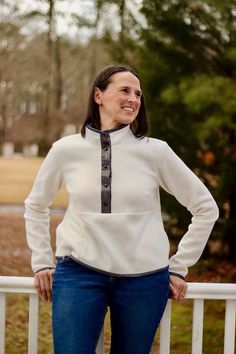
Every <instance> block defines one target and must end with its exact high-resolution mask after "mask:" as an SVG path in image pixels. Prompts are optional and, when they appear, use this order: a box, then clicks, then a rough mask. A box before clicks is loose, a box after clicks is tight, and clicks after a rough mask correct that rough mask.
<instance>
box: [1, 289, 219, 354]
mask: <svg viewBox="0 0 236 354" xmlns="http://www.w3.org/2000/svg"><path fill="white" fill-rule="evenodd" d="M39 313H40V322H39V354H53V349H52V335H51V305H50V304H49V303H45V302H40V309H39ZM223 326H224V302H223V301H206V303H205V321H204V343H203V348H204V349H203V353H204V354H222V353H223V337H224V333H223V328H224V327H223ZM191 329H192V302H191V301H190V300H185V301H183V302H182V303H172V326H171V354H190V353H191ZM27 331H28V296H27V295H23V294H20V295H15V294H10V295H8V296H7V326H6V353H8V354H13V353H17V354H26V353H27ZM104 342H105V353H106V354H108V353H109V346H110V322H109V313H108V315H107V317H106V320H105V341H104ZM158 343H159V333H157V335H156V338H155V341H154V343H153V347H152V351H151V354H157V353H158Z"/></svg>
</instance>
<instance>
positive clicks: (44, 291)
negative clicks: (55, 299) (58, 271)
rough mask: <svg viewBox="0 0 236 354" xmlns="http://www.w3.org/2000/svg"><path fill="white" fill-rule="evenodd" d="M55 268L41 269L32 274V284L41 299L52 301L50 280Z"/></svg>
mask: <svg viewBox="0 0 236 354" xmlns="http://www.w3.org/2000/svg"><path fill="white" fill-rule="evenodd" d="M54 273H55V269H54V268H53V269H43V270H40V271H38V272H37V273H35V274H34V285H35V287H36V289H37V291H38V294H39V296H40V298H41V299H43V300H45V301H50V302H51V301H52V280H53V275H54Z"/></svg>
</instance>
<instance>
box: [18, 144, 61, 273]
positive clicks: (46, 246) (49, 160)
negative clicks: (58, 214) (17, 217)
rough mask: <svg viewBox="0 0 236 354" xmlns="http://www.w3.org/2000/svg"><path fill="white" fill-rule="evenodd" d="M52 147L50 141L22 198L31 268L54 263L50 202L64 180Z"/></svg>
mask: <svg viewBox="0 0 236 354" xmlns="http://www.w3.org/2000/svg"><path fill="white" fill-rule="evenodd" d="M55 150H56V149H55V146H54V145H53V147H52V148H51V150H50V151H49V153H48V155H47V157H46V158H45V160H44V162H43V163H42V165H41V167H40V169H39V172H38V174H37V177H36V179H35V182H34V184H33V188H32V190H31V192H30V194H29V196H28V198H27V199H26V200H25V214H24V217H25V227H26V238H27V242H28V245H29V247H30V249H31V251H32V258H31V265H32V269H33V271H34V272H37V271H39V270H42V269H46V268H54V267H55V265H54V262H53V254H52V248H51V242H50V233H49V227H50V217H49V214H50V212H49V206H50V205H51V202H52V199H53V197H54V196H55V194H56V193H57V191H58V190H59V189H60V187H61V186H62V183H63V177H62V172H61V168H60V166H59V163H58V161H57V157H56V151H55Z"/></svg>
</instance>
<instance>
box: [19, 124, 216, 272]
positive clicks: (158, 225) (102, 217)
mask: <svg viewBox="0 0 236 354" xmlns="http://www.w3.org/2000/svg"><path fill="white" fill-rule="evenodd" d="M63 184H64V185H65V186H66V189H67V191H68V194H69V205H68V208H67V210H66V213H65V215H64V218H63V221H62V222H61V223H60V224H59V226H58V227H57V240H56V256H71V257H73V258H74V259H75V260H77V261H78V262H81V263H83V264H85V265H87V266H89V267H92V268H94V269H97V270H98V271H102V272H107V273H108V274H112V275H117V276H119V275H120V276H121V275H122V276H139V275H143V274H148V273H151V272H154V271H158V270H161V269H163V268H166V267H168V266H169V270H170V272H173V273H177V274H178V275H180V276H182V277H184V276H185V275H186V274H187V271H188V267H189V266H191V265H193V264H194V263H195V262H196V261H197V260H198V259H199V257H200V255H201V254H202V251H203V249H204V247H205V244H206V242H207V240H208V237H209V235H210V233H211V230H212V228H213V225H214V223H215V221H216V219H217V218H218V208H217V206H216V203H215V201H214V199H213V198H212V196H211V194H210V192H209V191H208V190H207V188H206V187H205V186H204V184H203V183H202V182H201V181H200V180H199V179H198V177H197V176H196V175H195V174H194V173H193V172H192V171H191V170H190V169H189V168H188V167H187V166H186V165H185V164H184V163H183V161H182V160H181V159H180V158H179V157H178V156H177V155H176V154H175V153H174V152H173V150H172V149H171V148H170V147H169V146H168V144H167V143H166V142H164V141H161V140H158V139H154V138H148V137H145V138H143V139H138V138H136V137H135V136H134V135H133V133H132V131H131V129H130V125H123V126H121V127H119V128H116V129H112V130H107V131H99V130H96V129H94V128H92V127H90V126H87V127H86V137H85V138H83V137H82V136H81V134H75V135H71V136H68V137H65V138H62V139H60V140H58V141H57V142H55V143H54V144H53V146H52V148H51V150H50V151H49V153H48V155H47V157H46V159H45V160H44V162H43V164H42V166H41V168H40V170H39V172H38V175H37V177H36V180H35V182H34V185H33V188H32V191H31V193H30V194H29V196H28V198H27V199H26V201H25V207H26V209H25V221H26V234H27V241H28V244H29V247H30V248H31V250H32V268H33V271H34V272H36V271H38V270H40V269H44V268H52V267H55V264H54V260H53V254H52V249H51V245H50V234H49V206H50V204H51V201H52V199H53V197H54V196H55V194H56V193H57V191H58V190H59V189H60V187H61V186H62V185H63ZM159 187H162V188H163V189H164V190H166V191H167V192H168V193H170V194H172V195H173V196H175V198H176V199H177V200H178V201H179V202H180V203H181V204H182V205H184V206H185V207H186V208H187V209H188V210H189V211H190V213H191V214H192V219H191V223H190V225H189V227H188V230H187V232H186V233H185V235H184V236H183V237H182V239H181V241H180V243H179V246H178V250H177V253H176V254H175V255H173V256H172V257H171V258H170V260H169V241H168V237H167V235H166V232H165V230H164V227H163V221H162V216H161V206H160V197H159Z"/></svg>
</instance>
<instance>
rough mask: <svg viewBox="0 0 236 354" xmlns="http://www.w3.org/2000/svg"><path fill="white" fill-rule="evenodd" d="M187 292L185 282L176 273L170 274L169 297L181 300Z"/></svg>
mask: <svg viewBox="0 0 236 354" xmlns="http://www.w3.org/2000/svg"><path fill="white" fill-rule="evenodd" d="M186 292H187V283H186V281H185V280H184V279H181V278H180V277H178V276H176V275H170V298H171V299H173V300H183V299H184V297H185V295H186Z"/></svg>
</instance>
